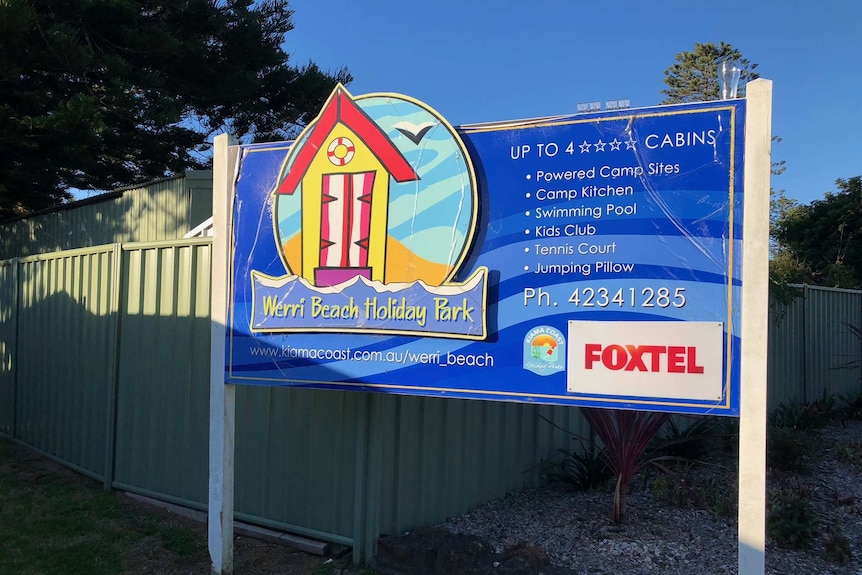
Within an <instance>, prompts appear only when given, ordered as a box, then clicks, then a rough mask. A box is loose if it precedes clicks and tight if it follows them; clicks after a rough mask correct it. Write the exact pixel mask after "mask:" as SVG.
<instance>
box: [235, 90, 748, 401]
mask: <svg viewBox="0 0 862 575" xmlns="http://www.w3.org/2000/svg"><path fill="white" fill-rule="evenodd" d="M745 107H746V104H745V102H744V101H742V100H737V101H720V102H712V103H701V104H688V105H676V106H662V107H655V108H642V109H624V110H618V111H607V112H600V113H594V114H578V115H573V116H562V117H554V118H541V119H533V120H522V121H514V122H498V123H492V124H477V125H469V126H462V127H460V128H457V129H456V128H453V127H452V126H450V125H449V124H448V123H447V122H446V120H445V119H444V118H443V117H442V116H441V115H440V114H438V113H437V112H436V111H434V110H433V109H431V108H430V107H428V106H427V105H425V104H423V103H421V102H418V101H416V100H414V99H411V98H408V97H405V96H400V95H396V94H371V95H366V96H359V97H353V96H351V95H350V94H349V93H348V92H347V91H346V90H345V89H344V88H343V87H341V86H339V87H337V88H336V90H335V91H334V92H333V94H332V96H331V97H330V98H329V100H328V101H327V103H326V104H325V105H324V107H323V109H322V110H321V113H320V115H319V116H318V118H317V119H316V120H315V121H314V122H313V123H311V124H310V125H309V126H308V128H307V129H306V130H305V131H304V132H303V133H302V134H301V135H300V136H299V138H297V140H296V141H295V142H293V143H287V142H285V143H276V144H261V145H248V146H242V147H241V148H240V153H239V159H238V167H237V170H236V178H235V182H234V198H235V199H234V203H233V214H232V218H233V228H232V236H231V241H232V260H231V267H230V288H229V294H228V312H229V314H228V330H227V342H226V350H225V353H226V366H227V372H226V380H227V382H229V383H236V384H264V385H294V386H308V387H320V388H329V389H352V390H365V391H378V392H391V393H403V394H419V395H435V396H444V397H462V398H478V399H493V400H507V401H523V402H535V403H549V404H562V405H588V406H598V407H616V408H632V409H649V410H653V411H667V412H679V413H712V414H720V415H739V392H740V389H739V388H740V350H741V335H740V326H741V315H740V303H741V295H742V264H741V255H742V239H743V237H742V235H743V233H742V230H743V228H742V216H743V209H742V206H743V180H742V163H743V162H742V158H743V132H744V130H743V126H744V122H745Z"/></svg>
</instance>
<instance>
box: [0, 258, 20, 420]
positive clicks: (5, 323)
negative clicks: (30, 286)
mask: <svg viewBox="0 0 862 575" xmlns="http://www.w3.org/2000/svg"><path fill="white" fill-rule="evenodd" d="M17 268H18V264H17V262H16V261H14V260H11V261H6V262H0V434H4V435H12V431H13V425H14V422H15V371H14V369H15V367H16V366H17V362H16V360H15V343H16V340H17V336H16V334H15V330H16V329H17V327H16V317H17V308H18V303H17V297H16V292H17V283H18V281H17V273H16V270H17Z"/></svg>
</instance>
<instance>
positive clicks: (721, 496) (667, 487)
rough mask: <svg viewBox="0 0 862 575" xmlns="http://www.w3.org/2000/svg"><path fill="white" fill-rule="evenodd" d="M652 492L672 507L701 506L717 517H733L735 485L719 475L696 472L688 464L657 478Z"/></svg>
mask: <svg viewBox="0 0 862 575" xmlns="http://www.w3.org/2000/svg"><path fill="white" fill-rule="evenodd" d="M652 496H653V498H654V499H656V500H657V501H661V502H664V503H667V504H669V505H673V506H675V507H682V508H690V507H694V508H697V509H703V510H705V511H709V512H710V513H712V514H713V515H716V516H717V517H733V515H734V514H735V513H736V499H737V496H736V485H735V484H734V483H732V482H727V481H724V480H723V479H722V478H718V477H714V476H712V477H704V476H701V475H698V474H696V473H694V468H693V466H691V465H689V466H686V467H685V468H683V469H682V470H681V471H680V472H675V473H664V474H663V475H661V476H659V477H658V478H656V480H655V481H653V484H652Z"/></svg>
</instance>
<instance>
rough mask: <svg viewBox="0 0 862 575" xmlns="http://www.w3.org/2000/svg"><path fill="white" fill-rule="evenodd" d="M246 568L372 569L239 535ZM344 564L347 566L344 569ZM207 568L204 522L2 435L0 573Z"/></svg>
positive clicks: (114, 573)
mask: <svg viewBox="0 0 862 575" xmlns="http://www.w3.org/2000/svg"><path fill="white" fill-rule="evenodd" d="M234 553H235V555H234V557H235V563H234V566H235V572H236V573H243V574H244V575H275V574H278V575H309V574H311V575H342V574H343V575H374V573H373V571H370V570H368V569H367V568H363V567H354V566H352V565H345V562H349V558H339V559H332V560H329V561H328V562H327V558H325V557H319V556H316V555H310V554H307V553H302V552H300V551H297V550H295V549H292V548H290V547H287V546H284V545H276V544H270V543H266V542H263V541H260V540H256V539H251V538H248V537H241V538H238V539H237V543H236V545H235V548H234ZM342 567H344V570H342ZM153 573H159V574H160V575H209V573H210V561H209V554H208V552H207V537H206V526H205V525H202V524H199V523H195V522H193V521H191V520H187V519H184V518H178V517H177V516H176V515H173V514H170V513H168V512H166V511H164V510H161V509H158V508H155V507H153V506H150V505H146V504H143V503H140V502H137V501H134V500H132V499H131V498H129V497H126V496H125V495H123V494H122V493H119V492H111V493H107V492H105V491H104V490H103V489H102V485H101V483H100V482H97V481H94V480H92V479H88V478H86V477H84V476H82V475H80V474H78V473H75V472H73V471H71V470H69V469H67V468H65V467H63V466H61V465H59V464H56V463H54V462H51V461H49V460H46V459H44V458H42V457H40V456H39V455H37V454H35V453H33V452H32V451H30V450H28V449H26V448H24V447H21V446H18V445H16V444H14V443H12V442H11V441H8V440H5V439H2V438H0V575H151V574H153Z"/></svg>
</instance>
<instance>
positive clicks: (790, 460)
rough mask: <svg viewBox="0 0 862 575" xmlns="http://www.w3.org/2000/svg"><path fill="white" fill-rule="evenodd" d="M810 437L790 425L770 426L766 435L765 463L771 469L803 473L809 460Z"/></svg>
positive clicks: (806, 469)
mask: <svg viewBox="0 0 862 575" xmlns="http://www.w3.org/2000/svg"><path fill="white" fill-rule="evenodd" d="M812 444H813V441H812V438H811V436H809V435H808V434H807V433H805V432H804V431H801V430H799V429H795V428H792V427H774V426H772V427H770V428H769V429H768V430H767V435H766V463H767V465H768V466H769V467H770V468H771V469H777V470H780V471H789V472H798V473H805V472H807V471H808V469H809V465H810V461H811V450H812Z"/></svg>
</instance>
